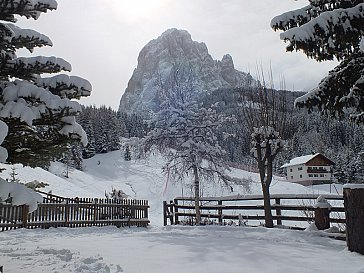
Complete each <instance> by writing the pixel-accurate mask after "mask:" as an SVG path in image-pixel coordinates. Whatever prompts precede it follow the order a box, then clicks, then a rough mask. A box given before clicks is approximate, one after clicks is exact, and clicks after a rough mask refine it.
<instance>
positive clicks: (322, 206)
mask: <svg viewBox="0 0 364 273" xmlns="http://www.w3.org/2000/svg"><path fill="white" fill-rule="evenodd" d="M314 208H315V225H316V227H317V229H318V230H324V229H328V228H330V209H331V205H330V204H329V202H327V200H326V199H325V198H324V197H323V196H319V197H318V198H317V201H316V204H315V205H314Z"/></svg>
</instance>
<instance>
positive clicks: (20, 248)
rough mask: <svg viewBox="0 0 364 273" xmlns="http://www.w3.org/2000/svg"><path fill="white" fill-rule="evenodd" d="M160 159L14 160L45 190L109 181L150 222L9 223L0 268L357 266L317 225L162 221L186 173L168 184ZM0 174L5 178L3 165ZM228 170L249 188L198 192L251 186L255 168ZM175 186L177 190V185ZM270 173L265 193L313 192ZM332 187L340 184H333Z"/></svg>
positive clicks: (87, 189) (82, 191) (72, 191)
mask: <svg viewBox="0 0 364 273" xmlns="http://www.w3.org/2000/svg"><path fill="white" fill-rule="evenodd" d="M162 164H163V160H162V159H161V158H160V157H158V156H156V157H153V158H152V159H150V160H139V161H129V162H126V161H124V159H123V157H122V155H121V153H120V151H116V152H112V153H109V154H104V155H97V156H95V157H93V158H91V159H89V160H86V161H85V170H84V171H83V172H80V171H77V170H72V171H71V173H70V174H69V178H68V179H66V178H65V177H64V176H63V174H62V173H63V172H64V171H65V168H64V166H63V165H62V164H59V163H54V164H52V167H51V168H50V171H51V172H47V171H44V170H42V169H40V168H37V169H31V168H22V167H21V166H20V165H16V166H15V168H16V169H15V171H16V172H17V173H18V175H17V178H18V179H19V180H20V181H22V182H30V181H33V180H38V181H43V182H46V183H48V184H50V186H48V187H47V188H46V189H45V191H48V190H52V192H53V193H54V194H58V195H62V196H69V197H75V196H79V197H103V196H104V192H105V190H106V191H110V190H111V188H112V187H115V188H117V189H122V190H123V191H124V192H126V193H127V194H128V195H129V196H130V197H131V198H137V199H148V200H149V201H150V206H151V208H150V219H151V226H150V227H149V228H147V229H145V228H139V229H137V228H131V229H129V228H124V229H117V228H115V227H103V228H99V227H92V228H78V229H66V228H58V229H53V228H51V229H48V230H40V229H38V230H13V231H8V232H2V233H0V266H1V265H3V266H4V272H6V273H9V272H13V273H18V272H29V273H33V272H34V273H35V272H37V273H38V272H53V273H56V272H59V273H61V272H62V273H63V272H81V273H83V272H85V273H86V272H129V273H134V272H151V273H153V272H158V273H164V272H168V273H169V272H171V273H178V272H189V273H194V272H216V273H230V272H231V273H235V272H236V273H240V272H299V273H301V272H315V273H316V272H338V273H339V272H342V273H359V272H360V273H364V258H363V256H361V255H359V254H355V253H350V252H348V251H347V249H346V244H345V242H343V241H337V240H333V239H330V238H327V237H325V236H322V233H320V232H302V231H292V230H278V229H272V230H268V229H265V228H249V227H217V226H213V227H210V226H209V227H181V226H178V227H177V226H173V227H162V201H163V200H169V199H172V198H173V197H175V196H181V195H185V196H186V195H190V191H191V189H190V186H189V185H188V181H185V182H184V185H183V187H182V186H181V185H180V184H174V183H172V182H171V181H167V180H168V179H167V177H166V176H164V175H163V174H162V173H161V166H162ZM0 167H5V168H6V170H5V171H3V172H2V173H1V174H0V177H2V178H9V177H10V173H11V168H10V167H9V166H5V165H1V166H0ZM231 175H232V176H236V177H244V178H251V180H252V181H253V182H252V183H251V186H250V189H249V190H247V189H246V188H244V187H242V186H233V192H231V189H230V188H227V187H224V186H221V185H216V184H211V183H210V184H208V183H207V182H204V183H203V185H202V188H203V192H204V195H206V196H217V195H232V194H237V193H239V194H241V195H244V194H248V193H252V194H258V193H260V185H259V183H258V182H257V179H258V176H257V174H254V173H249V172H246V171H242V170H233V171H232V174H231ZM182 188H183V191H182ZM325 190H327V188H319V189H317V188H310V187H308V188H306V187H303V186H300V185H297V184H291V183H287V182H282V181H279V179H275V180H274V182H273V184H272V188H271V191H272V193H312V192H313V191H314V192H315V193H317V192H318V191H320V192H324V191H325ZM338 191H340V189H338Z"/></svg>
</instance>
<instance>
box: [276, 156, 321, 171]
mask: <svg viewBox="0 0 364 273" xmlns="http://www.w3.org/2000/svg"><path fill="white" fill-rule="evenodd" d="M318 155H319V153H316V154H311V155H304V156H299V157H295V158H293V159H291V160H290V161H289V163H286V164H284V165H282V166H281V168H287V167H290V166H295V165H301V164H305V163H307V162H308V161H310V160H311V159H312V158H315V157H316V156H318Z"/></svg>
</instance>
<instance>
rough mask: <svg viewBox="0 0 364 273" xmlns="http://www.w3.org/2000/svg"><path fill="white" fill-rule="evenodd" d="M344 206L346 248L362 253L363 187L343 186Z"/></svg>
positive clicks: (363, 242) (363, 247) (363, 235)
mask: <svg viewBox="0 0 364 273" xmlns="http://www.w3.org/2000/svg"><path fill="white" fill-rule="evenodd" d="M344 206H345V214H346V243H347V245H348V249H349V250H350V251H355V252H358V253H360V254H363V255H364V188H355V187H352V188H350V187H348V188H344Z"/></svg>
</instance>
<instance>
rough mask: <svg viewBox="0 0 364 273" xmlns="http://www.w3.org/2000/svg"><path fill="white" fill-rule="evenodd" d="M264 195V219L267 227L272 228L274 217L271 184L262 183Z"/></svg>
mask: <svg viewBox="0 0 364 273" xmlns="http://www.w3.org/2000/svg"><path fill="white" fill-rule="evenodd" d="M262 190H263V197H264V220H265V227H267V228H272V227H274V225H273V217H272V208H271V205H270V193H269V186H267V184H264V183H262Z"/></svg>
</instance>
